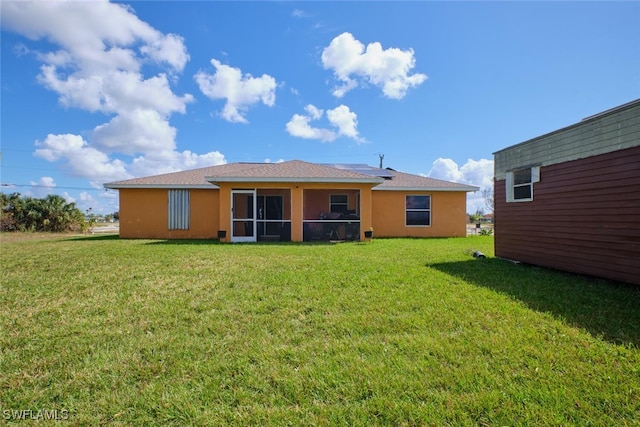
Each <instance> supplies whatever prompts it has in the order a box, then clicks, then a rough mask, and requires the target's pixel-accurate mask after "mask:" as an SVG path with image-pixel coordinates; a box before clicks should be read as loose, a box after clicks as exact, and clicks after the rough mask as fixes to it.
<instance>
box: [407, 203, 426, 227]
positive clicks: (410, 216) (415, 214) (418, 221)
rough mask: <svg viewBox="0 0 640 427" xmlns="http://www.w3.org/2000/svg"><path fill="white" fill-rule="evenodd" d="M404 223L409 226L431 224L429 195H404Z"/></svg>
mask: <svg viewBox="0 0 640 427" xmlns="http://www.w3.org/2000/svg"><path fill="white" fill-rule="evenodd" d="M405 224H406V225H409V226H428V225H431V196H417V195H416V196H406V197H405Z"/></svg>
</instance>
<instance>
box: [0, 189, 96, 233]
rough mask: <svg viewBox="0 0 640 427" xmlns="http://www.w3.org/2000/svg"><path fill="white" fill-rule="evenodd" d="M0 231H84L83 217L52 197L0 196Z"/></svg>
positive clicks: (15, 194)
mask: <svg viewBox="0 0 640 427" xmlns="http://www.w3.org/2000/svg"><path fill="white" fill-rule="evenodd" d="M0 206H1V210H0V231H3V232H4V231H54V232H61V231H84V230H85V228H86V227H87V222H86V220H85V215H84V214H83V213H82V211H81V210H80V209H78V208H77V207H76V204H75V203H68V202H67V201H66V200H65V199H64V198H62V197H61V196H58V195H56V194H50V195H48V196H47V197H45V198H43V199H36V198H33V197H22V196H21V195H20V193H12V194H8V195H7V194H4V193H0Z"/></svg>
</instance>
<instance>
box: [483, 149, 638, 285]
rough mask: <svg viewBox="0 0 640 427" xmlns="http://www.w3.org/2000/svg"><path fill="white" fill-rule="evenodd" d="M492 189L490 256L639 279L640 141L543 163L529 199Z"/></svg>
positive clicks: (498, 184)
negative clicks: (509, 197) (514, 200)
mask: <svg viewBox="0 0 640 427" xmlns="http://www.w3.org/2000/svg"><path fill="white" fill-rule="evenodd" d="M494 191H495V246H496V247H495V253H496V256H499V257H503V258H508V259H513V260H518V261H521V262H525V263H529V264H535V265H541V266H546V267H551V268H557V269H561V270H566V271H571V272H575V273H581V274H588V275H593V276H598V277H604V278H608V279H613V280H620V281H625V282H630V283H637V284H640V146H638V147H634V148H629V149H625V150H619V151H615V152H611V153H607V154H602V155H599V156H594V157H589V158H586V159H581V160H574V161H571V162H566V163H562V164H556V165H552V166H547V167H542V168H541V170H540V182H538V183H536V184H534V190H533V197H534V200H533V201H532V202H522V203H506V201H505V181H504V180H496V182H495V190H494Z"/></svg>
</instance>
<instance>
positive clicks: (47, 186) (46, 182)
mask: <svg viewBox="0 0 640 427" xmlns="http://www.w3.org/2000/svg"><path fill="white" fill-rule="evenodd" d="M29 185H31V189H30V190H28V191H27V195H28V196H32V197H36V198H43V197H46V196H47V195H49V194H52V193H53V190H54V189H55V188H56V186H57V185H56V183H55V180H54V179H53V178H52V177H50V176H41V177H40V179H39V180H38V181H30V182H29Z"/></svg>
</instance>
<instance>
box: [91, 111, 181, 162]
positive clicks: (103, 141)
mask: <svg viewBox="0 0 640 427" xmlns="http://www.w3.org/2000/svg"><path fill="white" fill-rule="evenodd" d="M141 123H144V126H141V125H140V124H141ZM123 135H126V138H124V137H123ZM175 137H176V129H175V128H173V127H171V126H170V125H169V122H168V121H166V120H164V119H163V118H162V117H161V116H160V114H158V112H157V111H156V110H150V109H147V110H133V111H132V112H131V113H130V114H127V115H119V116H116V117H114V118H113V119H111V121H110V122H109V123H105V124H103V125H100V126H97V127H96V128H95V129H94V130H93V134H92V140H93V142H94V144H95V146H96V147H97V148H99V149H101V150H103V151H105V152H119V153H124V154H135V153H151V152H154V151H166V150H172V149H173V148H175V142H174V141H175Z"/></svg>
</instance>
